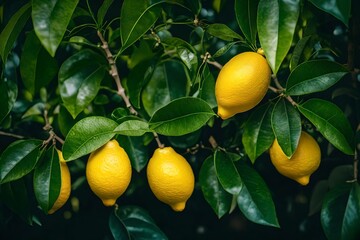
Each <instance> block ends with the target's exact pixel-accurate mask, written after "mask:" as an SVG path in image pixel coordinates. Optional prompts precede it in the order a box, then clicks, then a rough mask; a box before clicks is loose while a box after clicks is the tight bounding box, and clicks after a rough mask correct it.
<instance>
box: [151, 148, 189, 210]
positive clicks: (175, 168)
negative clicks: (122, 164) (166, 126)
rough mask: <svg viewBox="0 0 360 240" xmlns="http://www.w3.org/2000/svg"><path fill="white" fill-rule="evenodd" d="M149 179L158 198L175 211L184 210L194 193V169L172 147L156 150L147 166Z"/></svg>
mask: <svg viewBox="0 0 360 240" xmlns="http://www.w3.org/2000/svg"><path fill="white" fill-rule="evenodd" d="M147 179H148V182H149V185H150V188H151V191H152V192H153V193H154V194H155V196H156V198H157V199H159V200H160V201H162V202H164V203H166V204H168V205H169V206H170V207H171V208H172V209H173V210H174V211H182V210H184V209H185V205H186V201H187V200H188V199H189V198H190V196H191V194H192V192H193V191H194V182H195V180H194V173H193V171H192V168H191V166H190V164H189V163H188V162H187V161H186V159H185V158H184V157H183V156H181V155H180V154H178V153H177V152H175V151H174V149H173V148H172V147H165V148H158V149H156V150H155V152H154V154H153V156H152V157H151V158H150V160H149V163H148V166H147Z"/></svg>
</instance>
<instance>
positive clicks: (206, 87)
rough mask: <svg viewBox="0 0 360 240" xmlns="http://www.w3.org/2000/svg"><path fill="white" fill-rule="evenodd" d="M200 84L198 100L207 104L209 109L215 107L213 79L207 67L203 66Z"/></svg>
mask: <svg viewBox="0 0 360 240" xmlns="http://www.w3.org/2000/svg"><path fill="white" fill-rule="evenodd" d="M201 79H202V82H201V83H200V84H201V88H200V90H199V98H201V99H203V100H204V101H205V102H207V103H208V104H209V106H210V107H211V108H215V107H217V102H216V97H215V78H214V76H213V75H212V73H211V72H210V69H209V66H208V65H205V66H204V70H203V72H202V76H201Z"/></svg>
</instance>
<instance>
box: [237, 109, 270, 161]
mask: <svg viewBox="0 0 360 240" xmlns="http://www.w3.org/2000/svg"><path fill="white" fill-rule="evenodd" d="M273 108H274V105H272V104H271V103H268V104H265V105H262V106H260V107H259V108H257V109H255V111H254V112H253V113H252V114H251V115H250V117H249V118H248V120H247V121H246V122H245V125H244V133H243V135H242V143H243V145H244V148H245V151H246V153H247V155H248V156H249V158H250V160H251V162H252V163H254V162H255V160H256V159H257V158H258V157H259V156H260V155H261V154H262V153H264V152H265V151H266V150H267V149H269V147H270V146H271V144H272V143H273V142H274V139H275V135H274V132H273V129H272V126H271V114H272V111H273Z"/></svg>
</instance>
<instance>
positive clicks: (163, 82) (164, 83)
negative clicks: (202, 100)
mask: <svg viewBox="0 0 360 240" xmlns="http://www.w3.org/2000/svg"><path fill="white" fill-rule="evenodd" d="M188 87H189V82H188V79H187V76H186V72H185V68H184V65H183V64H181V63H180V62H178V61H174V60H170V61H165V62H161V63H160V64H159V65H157V66H156V67H155V69H154V71H153V74H152V76H151V79H150V80H149V82H148V83H147V85H146V86H145V88H144V89H143V92H142V96H141V99H142V103H143V105H144V109H145V110H146V112H147V113H148V114H149V115H150V116H152V115H153V114H154V112H155V111H156V110H158V109H159V108H161V107H163V106H165V105H166V104H167V103H169V102H170V101H171V100H174V99H176V98H179V97H184V96H186V95H187V92H188Z"/></svg>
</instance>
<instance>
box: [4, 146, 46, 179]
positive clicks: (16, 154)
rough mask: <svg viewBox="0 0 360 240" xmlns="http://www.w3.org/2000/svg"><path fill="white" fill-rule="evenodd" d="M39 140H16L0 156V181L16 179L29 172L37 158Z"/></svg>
mask: <svg viewBox="0 0 360 240" xmlns="http://www.w3.org/2000/svg"><path fill="white" fill-rule="evenodd" d="M41 144H42V141H40V140H35V139H31V140H17V141H15V142H13V143H12V144H10V145H9V146H8V147H7V148H6V149H5V150H4V152H3V153H2V154H1V157H0V183H1V184H3V183H6V182H10V181H14V180H17V179H19V178H22V177H23V176H25V175H27V174H28V173H30V172H31V171H32V170H33V169H34V167H35V165H36V163H37V161H38V158H39V154H40V147H41Z"/></svg>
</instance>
